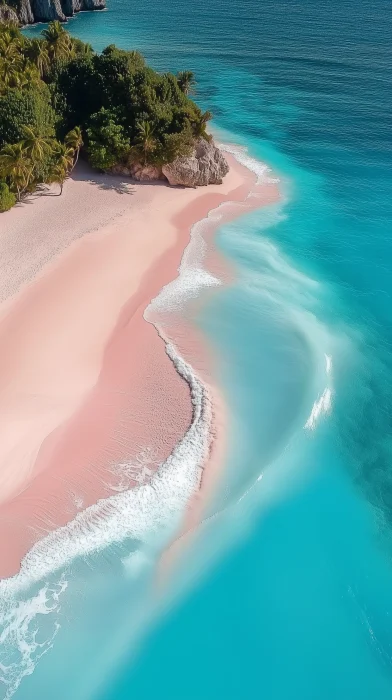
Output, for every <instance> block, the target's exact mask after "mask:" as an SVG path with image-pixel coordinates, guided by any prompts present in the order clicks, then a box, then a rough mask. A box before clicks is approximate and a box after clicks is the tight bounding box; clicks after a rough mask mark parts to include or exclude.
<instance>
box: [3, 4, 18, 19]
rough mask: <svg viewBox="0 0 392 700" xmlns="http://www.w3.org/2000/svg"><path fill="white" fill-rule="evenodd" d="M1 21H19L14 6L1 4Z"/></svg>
mask: <svg viewBox="0 0 392 700" xmlns="http://www.w3.org/2000/svg"><path fill="white" fill-rule="evenodd" d="M0 22H18V15H17V14H16V12H15V10H13V9H12V7H7V5H0Z"/></svg>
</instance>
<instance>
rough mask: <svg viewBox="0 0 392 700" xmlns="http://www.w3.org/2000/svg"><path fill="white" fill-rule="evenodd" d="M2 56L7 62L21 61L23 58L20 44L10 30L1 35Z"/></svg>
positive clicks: (0, 49) (0, 47)
mask: <svg viewBox="0 0 392 700" xmlns="http://www.w3.org/2000/svg"><path fill="white" fill-rule="evenodd" d="M0 58H2V59H4V60H5V61H7V63H12V62H14V61H18V62H21V60H22V57H21V52H20V44H19V42H18V41H17V39H15V38H14V37H12V35H11V34H10V32H8V31H7V32H3V33H2V34H1V35H0Z"/></svg>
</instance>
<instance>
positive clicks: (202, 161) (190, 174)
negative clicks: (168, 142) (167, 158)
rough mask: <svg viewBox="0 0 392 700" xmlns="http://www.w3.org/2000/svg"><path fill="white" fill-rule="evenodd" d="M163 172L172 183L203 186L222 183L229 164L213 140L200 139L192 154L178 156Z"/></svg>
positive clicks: (164, 167)
mask: <svg viewBox="0 0 392 700" xmlns="http://www.w3.org/2000/svg"><path fill="white" fill-rule="evenodd" d="M162 172H163V174H164V175H165V177H166V178H167V179H168V181H169V183H170V184H171V185H183V186H184V187H202V186H205V185H220V184H222V179H223V178H224V176H225V175H227V173H228V172H229V165H228V163H227V160H226V158H225V157H224V155H223V153H222V151H220V150H219V148H218V147H217V146H215V144H214V142H213V141H212V140H211V141H207V140H206V139H199V140H198V141H197V142H196V144H195V148H194V151H193V153H192V154H191V155H190V156H184V157H182V158H176V160H175V161H173V163H168V164H167V165H164V166H163V167H162Z"/></svg>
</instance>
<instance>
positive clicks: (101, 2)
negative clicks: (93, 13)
mask: <svg viewBox="0 0 392 700" xmlns="http://www.w3.org/2000/svg"><path fill="white" fill-rule="evenodd" d="M81 4H82V7H81V9H82V10H104V9H105V7H106V0H81Z"/></svg>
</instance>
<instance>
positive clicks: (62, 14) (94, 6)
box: [0, 0, 106, 24]
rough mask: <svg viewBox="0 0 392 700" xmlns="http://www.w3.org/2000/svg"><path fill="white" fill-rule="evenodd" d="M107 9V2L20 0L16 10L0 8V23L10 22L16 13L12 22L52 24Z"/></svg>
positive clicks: (87, 0)
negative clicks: (9, 18) (80, 13)
mask: <svg viewBox="0 0 392 700" xmlns="http://www.w3.org/2000/svg"><path fill="white" fill-rule="evenodd" d="M105 7H106V0H19V2H18V3H17V5H15V9H14V10H13V9H11V8H9V7H7V6H0V21H9V20H7V16H8V15H9V13H14V15H13V19H12V21H18V20H19V23H20V24H33V23H34V22H51V21H52V20H55V19H57V20H59V21H60V22H66V21H67V17H72V16H73V15H74V14H76V13H77V12H80V11H82V10H86V11H89V10H103V9H105ZM15 13H16V14H15Z"/></svg>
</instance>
